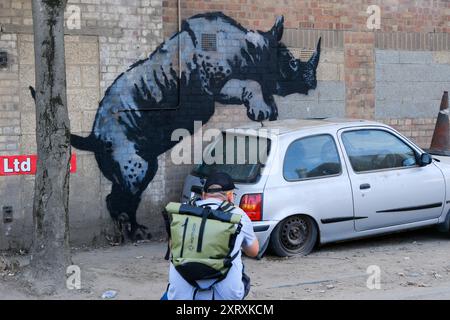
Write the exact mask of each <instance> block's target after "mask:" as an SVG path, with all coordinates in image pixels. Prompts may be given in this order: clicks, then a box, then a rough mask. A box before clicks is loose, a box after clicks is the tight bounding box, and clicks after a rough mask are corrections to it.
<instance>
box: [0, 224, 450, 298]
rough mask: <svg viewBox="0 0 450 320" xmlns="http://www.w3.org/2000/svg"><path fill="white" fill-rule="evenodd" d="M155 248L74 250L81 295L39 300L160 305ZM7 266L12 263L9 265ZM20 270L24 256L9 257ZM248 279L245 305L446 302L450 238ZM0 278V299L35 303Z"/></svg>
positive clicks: (413, 238) (311, 259) (330, 255)
mask: <svg viewBox="0 0 450 320" xmlns="http://www.w3.org/2000/svg"><path fill="white" fill-rule="evenodd" d="M165 249H166V245H165V243H162V242H149V243H141V244H138V245H132V244H130V245H126V246H120V247H106V248H96V249H74V252H73V262H74V263H75V264H77V265H78V266H79V267H80V268H81V286H82V288H81V290H78V291H77V290H72V291H69V290H68V291H67V292H64V293H61V294H58V295H55V296H52V297H45V299H101V295H102V293H103V292H104V291H106V290H110V289H112V290H116V291H117V296H116V297H115V299H159V298H160V297H161V294H162V292H163V291H164V290H165V288H166V285H167V270H168V262H167V261H165V260H164V259H163V256H164V253H165ZM9 258H11V257H9ZM14 258H17V259H19V261H20V263H21V265H26V264H27V263H28V256H26V255H25V256H17V257H14ZM244 263H245V265H246V271H247V272H248V274H249V275H250V277H251V279H252V289H251V292H250V294H249V297H248V298H247V299H263V300H266V299H270V300H273V299H450V237H449V236H448V235H446V234H442V233H439V232H438V231H436V230H435V229H425V230H417V231H410V232H406V233H401V234H395V235H390V236H384V237H379V238H371V239H365V240H358V241H352V242H345V243H337V244H332V245H326V246H323V247H320V248H318V249H316V251H314V252H313V253H312V254H310V255H309V256H307V257H294V258H277V257H275V256H272V255H270V254H269V255H266V256H265V257H264V258H263V259H262V260H254V259H248V258H245V259H244ZM371 265H376V266H379V268H380V270H381V277H380V280H381V281H380V289H369V288H368V287H367V279H368V277H369V274H367V268H368V267H369V266H371ZM42 298H43V297H37V296H33V295H31V294H30V293H28V292H27V291H26V290H25V289H23V288H20V287H19V286H18V284H17V282H16V281H15V277H14V276H8V275H5V276H3V277H0V299H42Z"/></svg>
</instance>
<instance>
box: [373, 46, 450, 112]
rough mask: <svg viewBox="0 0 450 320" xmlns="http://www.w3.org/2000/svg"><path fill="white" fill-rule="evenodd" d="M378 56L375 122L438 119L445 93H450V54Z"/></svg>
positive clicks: (387, 52)
mask: <svg viewBox="0 0 450 320" xmlns="http://www.w3.org/2000/svg"><path fill="white" fill-rule="evenodd" d="M375 53H376V69H375V77H376V86H375V88H376V95H375V116H376V118H377V119H385V118H435V117H436V116H437V113H438V111H439V105H440V100H441V97H442V93H443V91H445V90H447V91H448V90H450V52H445V51H435V52H433V51H398V50H379V49H377V50H376V51H375Z"/></svg>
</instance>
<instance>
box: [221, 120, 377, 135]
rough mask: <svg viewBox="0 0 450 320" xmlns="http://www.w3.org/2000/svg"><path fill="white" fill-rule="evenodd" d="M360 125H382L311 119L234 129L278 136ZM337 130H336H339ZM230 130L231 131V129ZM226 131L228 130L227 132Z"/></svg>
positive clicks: (253, 123)
mask: <svg viewBox="0 0 450 320" xmlns="http://www.w3.org/2000/svg"><path fill="white" fill-rule="evenodd" d="M359 125H380V123H378V122H375V121H369V120H363V119H345V118H311V119H286V120H276V121H266V122H264V123H263V125H262V126H261V123H259V122H251V123H249V124H245V125H243V126H239V127H235V128H232V129H231V130H234V129H262V128H265V129H271V130H274V129H277V130H278V134H279V135H281V134H285V133H290V132H293V131H298V130H303V129H308V128H312V127H324V126H326V127H333V126H334V127H338V128H344V127H352V126H359ZM338 128H336V129H338ZM229 130H230V129H229ZM225 131H226V130H225Z"/></svg>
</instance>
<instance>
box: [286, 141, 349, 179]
mask: <svg viewBox="0 0 450 320" xmlns="http://www.w3.org/2000/svg"><path fill="white" fill-rule="evenodd" d="M340 173H341V162H340V160H339V154H338V151H337V148H336V143H335V142H334V139H333V137H332V136H330V135H317V136H310V137H306V138H301V139H299V140H296V141H294V142H293V143H291V145H290V146H289V147H288V150H287V151H286V156H285V157H284V165H283V175H284V178H285V179H286V180H287V181H298V180H303V179H310V178H319V177H326V176H332V175H338V174H340Z"/></svg>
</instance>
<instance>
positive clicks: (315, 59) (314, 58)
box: [308, 37, 322, 70]
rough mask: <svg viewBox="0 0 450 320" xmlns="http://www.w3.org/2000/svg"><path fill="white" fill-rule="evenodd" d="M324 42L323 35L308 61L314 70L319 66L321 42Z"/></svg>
mask: <svg viewBox="0 0 450 320" xmlns="http://www.w3.org/2000/svg"><path fill="white" fill-rule="evenodd" d="M321 42H322V37H320V38H319V41H318V42H317V48H316V52H314V54H313V55H312V57H311V58H310V59H309V61H308V63H309V64H311V66H312V67H313V68H314V70H315V69H316V68H317V65H318V64H319V59H320V43H321Z"/></svg>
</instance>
